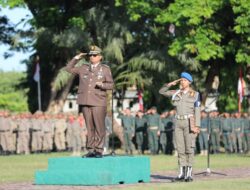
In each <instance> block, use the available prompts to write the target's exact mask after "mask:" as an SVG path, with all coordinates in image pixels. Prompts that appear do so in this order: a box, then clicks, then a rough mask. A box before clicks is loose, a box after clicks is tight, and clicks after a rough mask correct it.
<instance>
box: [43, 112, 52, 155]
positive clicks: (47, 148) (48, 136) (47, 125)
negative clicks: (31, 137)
mask: <svg viewBox="0 0 250 190" xmlns="http://www.w3.org/2000/svg"><path fill="white" fill-rule="evenodd" d="M42 129H43V143H42V144H43V152H45V153H49V152H51V151H52V148H53V134H54V125H53V121H52V120H51V117H50V116H49V115H48V114H45V115H44V122H43V123H42Z"/></svg>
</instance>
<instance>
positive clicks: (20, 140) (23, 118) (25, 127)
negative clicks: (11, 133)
mask: <svg viewBox="0 0 250 190" xmlns="http://www.w3.org/2000/svg"><path fill="white" fill-rule="evenodd" d="M30 119H31V116H30V115H25V114H20V115H19V118H18V127H17V154H22V153H24V154H26V155H27V154H29V153H30V149H29V140H30V132H29V130H30V128H31V120H30Z"/></svg>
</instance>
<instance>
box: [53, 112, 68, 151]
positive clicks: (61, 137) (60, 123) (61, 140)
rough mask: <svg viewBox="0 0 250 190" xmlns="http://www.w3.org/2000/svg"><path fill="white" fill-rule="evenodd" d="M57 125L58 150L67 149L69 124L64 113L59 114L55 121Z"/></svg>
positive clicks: (56, 140)
mask: <svg viewBox="0 0 250 190" xmlns="http://www.w3.org/2000/svg"><path fill="white" fill-rule="evenodd" d="M54 127H55V146H56V150H57V151H58V152H62V151H64V150H65V148H66V145H65V142H66V140H65V130H66V129H67V124H66V120H65V118H64V116H63V115H62V114H58V115H57V116H56V119H55V123H54Z"/></svg>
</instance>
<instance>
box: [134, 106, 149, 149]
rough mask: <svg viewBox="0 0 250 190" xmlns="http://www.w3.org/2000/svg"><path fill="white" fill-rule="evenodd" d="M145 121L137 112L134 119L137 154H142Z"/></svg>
mask: <svg viewBox="0 0 250 190" xmlns="http://www.w3.org/2000/svg"><path fill="white" fill-rule="evenodd" d="M146 125H147V119H146V118H145V117H144V113H143V112H142V111H141V110H139V111H138V112H137V113H136V117H135V137H136V143H137V149H138V154H143V151H144V148H143V144H144V134H145V132H146V127H147V126H146Z"/></svg>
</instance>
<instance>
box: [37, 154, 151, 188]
mask: <svg viewBox="0 0 250 190" xmlns="http://www.w3.org/2000/svg"><path fill="white" fill-rule="evenodd" d="M149 181H150V160H149V158H148V157H145V156H138V157H137V156H109V157H103V158H80V157H63V158H50V159H49V161H48V170H47V171H37V172H36V173H35V184H39V185H113V184H132V183H140V182H149Z"/></svg>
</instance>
